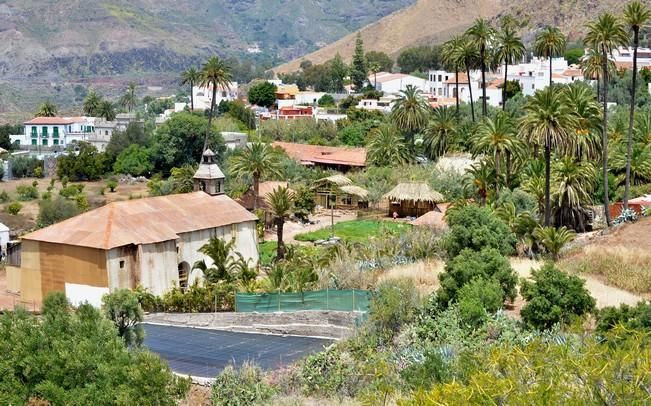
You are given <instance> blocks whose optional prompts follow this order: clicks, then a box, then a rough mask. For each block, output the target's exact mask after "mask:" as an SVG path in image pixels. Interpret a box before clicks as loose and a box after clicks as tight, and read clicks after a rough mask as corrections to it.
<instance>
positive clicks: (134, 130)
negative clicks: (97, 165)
mask: <svg viewBox="0 0 651 406" xmlns="http://www.w3.org/2000/svg"><path fill="white" fill-rule="evenodd" d="M147 141H148V140H147V136H146V135H145V130H144V128H143V126H142V125H141V124H139V123H130V124H129V125H128V126H127V128H126V129H125V131H114V132H113V135H111V139H110V140H109V143H108V145H106V149H105V151H104V152H105V153H106V157H107V160H108V161H109V162H115V160H116V159H117V157H118V155H120V153H121V152H122V151H124V150H125V149H127V148H128V147H129V146H130V145H133V144H135V145H139V146H141V147H144V146H146V145H147Z"/></svg>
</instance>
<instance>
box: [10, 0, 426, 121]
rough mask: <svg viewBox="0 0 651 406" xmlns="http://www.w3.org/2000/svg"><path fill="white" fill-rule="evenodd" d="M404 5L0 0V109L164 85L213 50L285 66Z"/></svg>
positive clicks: (382, 1)
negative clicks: (132, 83) (92, 91)
mask: <svg viewBox="0 0 651 406" xmlns="http://www.w3.org/2000/svg"><path fill="white" fill-rule="evenodd" d="M413 2H414V0H357V1H354V2H351V1H345V0H129V1H126V0H65V1H61V0H0V113H2V112H4V113H7V112H11V111H22V110H24V109H33V108H34V106H35V103H38V102H39V101H42V100H43V98H45V97H49V98H52V99H53V100H54V101H55V102H57V104H60V105H63V106H69V105H72V104H75V103H76V102H77V100H76V99H78V98H79V95H80V94H83V89H81V88H80V87H79V86H81V87H87V86H94V87H98V88H104V89H105V90H106V91H107V92H109V93H110V92H112V91H116V89H117V88H121V87H123V86H124V84H125V83H126V82H127V81H129V80H136V81H137V82H138V83H139V84H141V85H151V86H161V85H162V86H170V85H171V83H172V82H174V81H175V80H176V77H177V76H178V72H179V71H181V70H182V69H184V68H186V67H187V66H188V65H190V64H198V63H200V62H201V61H202V60H204V59H205V58H206V57H207V56H208V55H213V54H219V55H220V56H222V57H238V58H249V59H252V60H262V59H265V58H267V59H268V60H276V61H282V60H288V59H291V58H294V57H298V56H300V55H304V54H305V53H307V52H310V51H313V50H315V49H318V48H319V47H321V46H325V45H326V44H327V43H330V42H332V41H334V40H336V39H338V38H341V37H342V36H344V35H346V34H348V33H350V32H351V31H354V30H356V29H358V28H360V27H363V26H365V25H367V24H369V23H371V22H373V21H376V20H377V19H379V18H381V17H383V16H386V15H388V14H390V13H392V12H394V11H396V10H399V9H401V8H403V7H405V6H408V5H410V4H412V3H413ZM258 47H259V49H260V52H261V53H260V54H250V53H248V52H247V50H248V49H249V48H252V49H256V48H258ZM75 87H77V90H76V91H75Z"/></svg>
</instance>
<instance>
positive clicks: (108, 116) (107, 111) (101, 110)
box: [97, 100, 116, 121]
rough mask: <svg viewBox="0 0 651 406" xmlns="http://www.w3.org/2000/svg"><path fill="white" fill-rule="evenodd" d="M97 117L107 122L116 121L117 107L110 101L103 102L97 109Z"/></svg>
mask: <svg viewBox="0 0 651 406" xmlns="http://www.w3.org/2000/svg"><path fill="white" fill-rule="evenodd" d="M97 115H98V116H99V117H102V118H104V120H106V121H113V120H115V116H116V114H115V106H113V103H111V102H110V101H108V100H102V101H101V102H100V103H99V106H98V107H97Z"/></svg>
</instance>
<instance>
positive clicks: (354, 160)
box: [272, 141, 366, 167]
mask: <svg viewBox="0 0 651 406" xmlns="http://www.w3.org/2000/svg"><path fill="white" fill-rule="evenodd" d="M272 145H273V146H274V147H279V148H282V149H284V150H285V152H286V153H287V155H289V156H290V157H292V158H294V159H295V160H297V161H299V162H301V163H302V164H303V165H313V164H315V163H321V164H330V165H344V166H357V167H364V166H366V148H342V147H325V146H321V145H308V144H295V143H291V142H280V141H276V142H274V143H273V144H272Z"/></svg>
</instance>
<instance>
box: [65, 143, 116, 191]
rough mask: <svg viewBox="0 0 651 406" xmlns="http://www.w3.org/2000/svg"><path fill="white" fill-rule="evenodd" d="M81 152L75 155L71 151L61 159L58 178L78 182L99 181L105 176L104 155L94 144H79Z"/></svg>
mask: <svg viewBox="0 0 651 406" xmlns="http://www.w3.org/2000/svg"><path fill="white" fill-rule="evenodd" d="M78 148H79V151H78V153H77V154H75V153H74V152H73V151H70V153H68V154H67V155H63V156H61V157H60V158H59V160H58V163H57V176H58V177H59V178H63V177H64V176H66V177H68V179H71V180H74V181H78V180H97V179H99V178H100V176H101V175H102V174H104V169H105V168H104V166H105V161H104V155H103V154H100V153H98V152H97V148H95V146H93V145H92V144H90V143H88V142H85V141H81V142H79V144H78Z"/></svg>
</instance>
